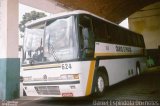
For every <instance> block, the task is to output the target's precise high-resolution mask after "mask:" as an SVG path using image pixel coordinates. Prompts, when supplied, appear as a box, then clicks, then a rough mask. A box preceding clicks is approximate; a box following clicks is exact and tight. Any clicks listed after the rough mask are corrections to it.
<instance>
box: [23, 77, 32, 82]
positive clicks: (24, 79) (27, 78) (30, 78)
mask: <svg viewBox="0 0 160 106" xmlns="http://www.w3.org/2000/svg"><path fill="white" fill-rule="evenodd" d="M31 80H32V77H31V76H29V77H23V81H31Z"/></svg>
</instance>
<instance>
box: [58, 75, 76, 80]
mask: <svg viewBox="0 0 160 106" xmlns="http://www.w3.org/2000/svg"><path fill="white" fill-rule="evenodd" d="M60 78H61V80H73V79H79V74H63V75H61V76H60Z"/></svg>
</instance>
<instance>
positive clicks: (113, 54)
mask: <svg viewBox="0 0 160 106" xmlns="http://www.w3.org/2000/svg"><path fill="white" fill-rule="evenodd" d="M141 54H143V53H95V54H94V57H97V56H125V55H141Z"/></svg>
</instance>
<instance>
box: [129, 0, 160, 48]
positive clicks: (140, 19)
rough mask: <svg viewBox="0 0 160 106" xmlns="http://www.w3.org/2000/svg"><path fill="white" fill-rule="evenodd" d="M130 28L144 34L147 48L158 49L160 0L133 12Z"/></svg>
mask: <svg viewBox="0 0 160 106" xmlns="http://www.w3.org/2000/svg"><path fill="white" fill-rule="evenodd" d="M129 28H130V29H131V30H133V31H135V32H138V33H141V34H142V35H143V36H144V40H145V43H146V48H147V49H157V48H158V46H160V2H158V3H155V4H152V5H149V6H147V7H145V8H143V9H141V10H140V11H137V12H136V13H134V14H132V15H131V16H130V17H129Z"/></svg>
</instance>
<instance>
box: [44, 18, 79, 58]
mask: <svg viewBox="0 0 160 106" xmlns="http://www.w3.org/2000/svg"><path fill="white" fill-rule="evenodd" d="M73 23H74V22H73V17H72V16H70V17H67V18H62V19H57V20H50V21H48V22H47V25H46V30H45V35H46V36H45V45H44V56H45V57H46V60H47V61H64V60H72V59H77V58H78V44H77V38H76V36H75V27H74V26H73V25H74V24H73Z"/></svg>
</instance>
